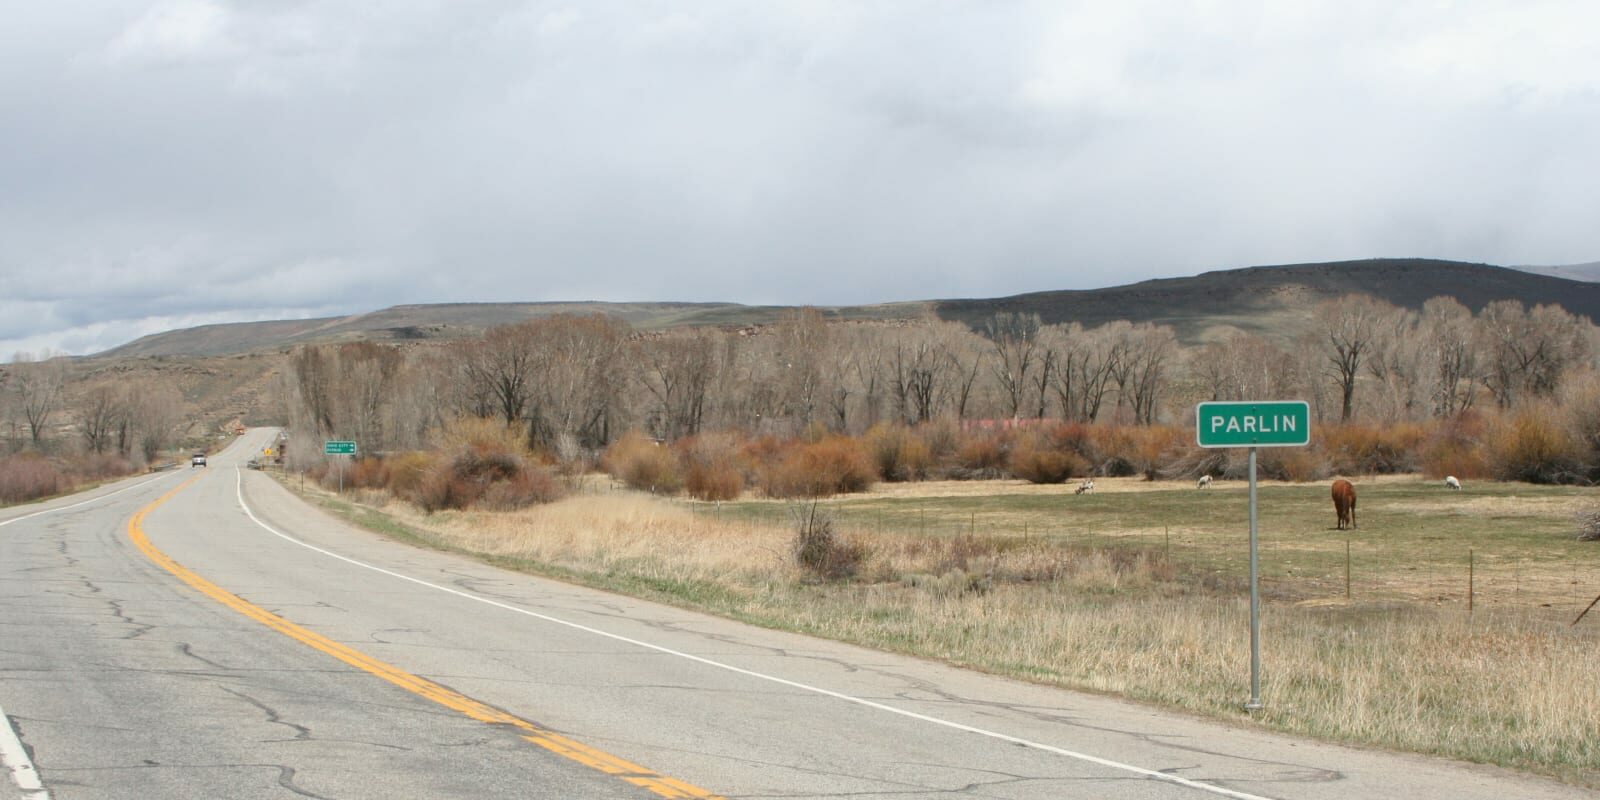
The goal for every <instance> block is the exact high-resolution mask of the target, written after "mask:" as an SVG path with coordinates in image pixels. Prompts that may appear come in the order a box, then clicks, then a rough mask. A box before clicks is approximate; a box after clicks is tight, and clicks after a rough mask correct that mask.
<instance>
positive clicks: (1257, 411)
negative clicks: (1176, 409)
mask: <svg viewBox="0 0 1600 800" xmlns="http://www.w3.org/2000/svg"><path fill="white" fill-rule="evenodd" d="M1194 423H1195V440H1196V441H1197V442H1198V443H1199V445H1200V446H1201V447H1304V446H1305V445H1308V444H1310V443H1311V406H1310V404H1308V403H1306V402H1305V401H1304V400H1268V401H1247V402H1230V403H1201V404H1199V405H1197V406H1195V411H1194Z"/></svg>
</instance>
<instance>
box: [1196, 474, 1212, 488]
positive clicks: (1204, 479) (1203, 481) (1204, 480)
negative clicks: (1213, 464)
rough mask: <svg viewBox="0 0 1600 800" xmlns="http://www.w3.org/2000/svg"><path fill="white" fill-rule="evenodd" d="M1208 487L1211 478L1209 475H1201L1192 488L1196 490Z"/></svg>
mask: <svg viewBox="0 0 1600 800" xmlns="http://www.w3.org/2000/svg"><path fill="white" fill-rule="evenodd" d="M1210 485H1211V476H1210V475H1201V476H1200V480H1198V481H1196V482H1195V484H1194V488H1196V489H1204V488H1206V487H1207V486H1210Z"/></svg>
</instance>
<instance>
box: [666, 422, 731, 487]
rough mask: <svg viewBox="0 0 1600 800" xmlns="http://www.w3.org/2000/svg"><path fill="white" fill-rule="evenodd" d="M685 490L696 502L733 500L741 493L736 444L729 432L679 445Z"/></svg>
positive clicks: (705, 436)
mask: <svg viewBox="0 0 1600 800" xmlns="http://www.w3.org/2000/svg"><path fill="white" fill-rule="evenodd" d="M677 450H678V457H679V460H680V461H681V462H682V463H683V468H684V488H685V489H686V490H687V491H688V492H689V496H690V497H693V498H695V499H696V500H733V499H735V498H737V497H738V496H739V493H740V492H742V491H744V471H743V470H742V469H741V468H740V466H739V445H738V441H737V439H736V438H735V437H734V435H733V434H730V433H719V434H704V435H701V436H695V437H692V438H689V439H685V440H683V441H680V442H678V445H677Z"/></svg>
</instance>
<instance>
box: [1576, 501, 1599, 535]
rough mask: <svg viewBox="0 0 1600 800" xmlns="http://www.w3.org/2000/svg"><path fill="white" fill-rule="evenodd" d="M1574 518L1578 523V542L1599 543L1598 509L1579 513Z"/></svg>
mask: <svg viewBox="0 0 1600 800" xmlns="http://www.w3.org/2000/svg"><path fill="white" fill-rule="evenodd" d="M1575 518H1576V521H1577V523H1578V541H1580V542H1600V509H1593V508H1591V509H1588V510H1586V511H1579V512H1578V513H1577V515H1576V517H1575Z"/></svg>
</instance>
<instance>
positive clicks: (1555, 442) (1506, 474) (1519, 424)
mask: <svg viewBox="0 0 1600 800" xmlns="http://www.w3.org/2000/svg"><path fill="white" fill-rule="evenodd" d="M1487 451H1488V453H1487V455H1488V461H1489V468H1490V469H1491V470H1492V471H1493V473H1494V477H1496V478H1499V479H1500V480H1506V481H1527V482H1529V483H1573V482H1577V481H1582V480H1584V479H1585V478H1584V468H1583V464H1582V458H1581V457H1582V452H1581V448H1580V447H1579V445H1578V443H1577V442H1576V441H1574V440H1573V438H1572V437H1571V436H1570V435H1568V432H1567V431H1566V429H1565V426H1563V425H1562V424H1561V423H1560V421H1559V418H1558V416H1557V415H1556V413H1555V410H1554V409H1551V408H1548V407H1545V406H1543V405H1536V406H1529V407H1526V408H1523V409H1522V410H1520V411H1518V412H1517V413H1516V414H1515V415H1513V416H1512V417H1510V418H1509V419H1502V420H1501V421H1500V423H1499V424H1498V425H1497V426H1496V428H1495V430H1493V431H1492V432H1491V433H1490V435H1489V441H1488V448H1487Z"/></svg>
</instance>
